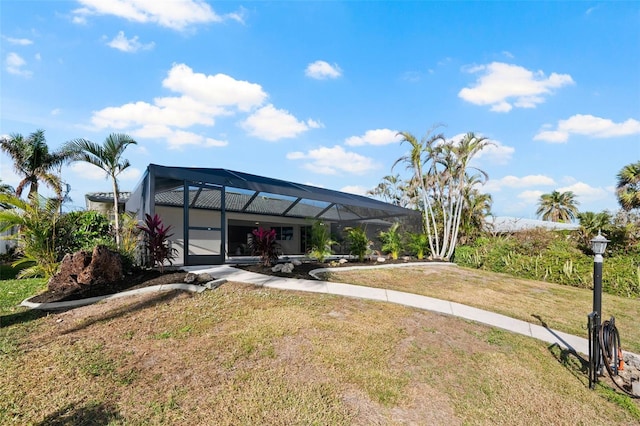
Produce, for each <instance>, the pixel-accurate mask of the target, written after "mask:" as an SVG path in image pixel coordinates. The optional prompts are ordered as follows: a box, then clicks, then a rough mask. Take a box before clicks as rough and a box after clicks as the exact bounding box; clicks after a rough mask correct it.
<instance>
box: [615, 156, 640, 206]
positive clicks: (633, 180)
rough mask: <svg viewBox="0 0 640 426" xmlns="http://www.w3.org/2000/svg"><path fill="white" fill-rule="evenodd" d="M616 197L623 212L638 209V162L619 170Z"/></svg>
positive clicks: (639, 185) (639, 188)
mask: <svg viewBox="0 0 640 426" xmlns="http://www.w3.org/2000/svg"><path fill="white" fill-rule="evenodd" d="M616 195H617V196H618V203H620V206H621V207H622V208H623V209H624V210H627V211H629V210H631V209H637V208H640V161H638V162H636V163H632V164H628V165H626V166H624V167H623V168H622V170H620V172H619V173H618V185H617V186H616Z"/></svg>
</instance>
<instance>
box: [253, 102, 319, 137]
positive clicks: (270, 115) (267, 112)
mask: <svg viewBox="0 0 640 426" xmlns="http://www.w3.org/2000/svg"><path fill="white" fill-rule="evenodd" d="M317 126H318V123H317V122H315V121H313V120H309V121H308V122H306V123H305V122H304V121H300V120H298V119H297V118H296V117H294V116H293V115H292V114H290V113H289V111H286V110H283V109H277V108H275V107H274V106H273V105H271V104H269V105H266V106H264V107H262V108H260V109H259V110H257V111H256V112H255V113H253V114H251V115H250V116H249V117H248V118H247V119H246V120H244V122H242V127H243V128H244V129H245V130H246V131H247V132H248V133H249V134H250V135H251V136H255V137H257V138H260V139H264V140H268V141H277V140H279V139H284V138H295V137H296V136H298V135H299V134H301V133H304V132H306V131H307V130H309V129H310V128H312V127H317Z"/></svg>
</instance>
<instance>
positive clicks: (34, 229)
mask: <svg viewBox="0 0 640 426" xmlns="http://www.w3.org/2000/svg"><path fill="white" fill-rule="evenodd" d="M0 203H3V204H5V205H8V206H10V207H11V208H9V209H5V210H0V232H2V231H6V230H8V229H10V228H12V227H14V226H16V227H18V233H16V234H14V235H12V236H10V238H14V239H16V240H17V243H18V247H17V256H18V260H16V261H15V262H14V263H13V266H15V267H20V268H23V269H21V271H20V273H19V274H18V276H17V278H30V277H44V278H46V279H48V278H50V277H51V276H53V275H54V274H55V273H56V272H57V270H58V253H57V251H56V232H55V231H56V224H57V221H58V219H59V217H60V213H59V211H60V202H59V200H57V199H45V198H44V197H41V196H38V195H37V194H35V193H34V194H33V195H32V196H30V197H29V200H28V201H25V200H23V199H21V198H18V197H16V196H14V195H11V194H0Z"/></svg>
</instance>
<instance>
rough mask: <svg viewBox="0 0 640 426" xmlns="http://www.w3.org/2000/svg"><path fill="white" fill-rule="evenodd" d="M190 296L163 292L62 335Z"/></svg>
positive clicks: (181, 292)
mask: <svg viewBox="0 0 640 426" xmlns="http://www.w3.org/2000/svg"><path fill="white" fill-rule="evenodd" d="M185 293H186V294H188V295H189V296H191V293H188V292H184V291H180V290H170V291H163V292H158V293H157V294H155V295H154V296H153V297H151V298H146V299H145V300H142V301H140V302H135V303H129V304H126V305H123V306H120V307H118V308H116V309H112V310H109V311H108V312H105V313H104V314H102V315H97V316H95V317H91V318H88V319H85V320H83V321H82V322H81V323H80V324H78V325H77V326H76V327H72V328H70V329H67V330H65V331H63V332H62V333H61V334H69V333H73V332H75V331H79V330H82V329H83V328H86V327H89V326H91V325H93V324H97V323H101V322H105V321H110V320H112V319H115V318H118V317H120V316H123V315H126V314H129V313H131V312H135V311H139V310H142V309H145V308H148V307H151V306H154V305H156V304H158V303H162V302H168V301H170V300H172V299H174V298H176V297H178V296H180V295H184V294H185ZM98 303H109V302H108V301H106V302H98Z"/></svg>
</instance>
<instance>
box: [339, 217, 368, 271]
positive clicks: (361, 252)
mask: <svg viewBox="0 0 640 426" xmlns="http://www.w3.org/2000/svg"><path fill="white" fill-rule="evenodd" d="M344 230H345V232H346V233H347V242H348V243H349V253H350V254H351V255H353V256H356V257H357V258H358V262H363V261H364V257H365V256H366V254H367V251H369V245H370V243H371V242H370V241H369V238H368V237H367V232H366V230H365V229H364V228H363V227H361V226H358V227H355V228H351V227H350V228H345V229H344Z"/></svg>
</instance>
